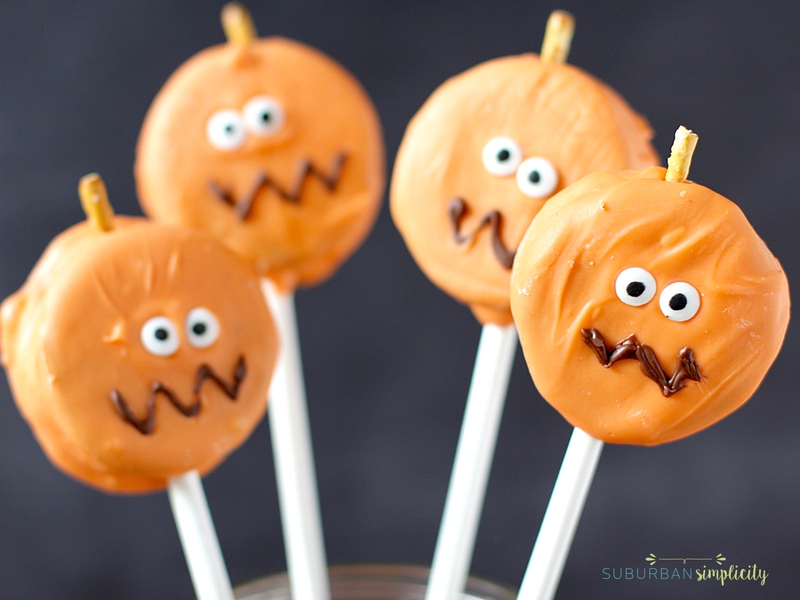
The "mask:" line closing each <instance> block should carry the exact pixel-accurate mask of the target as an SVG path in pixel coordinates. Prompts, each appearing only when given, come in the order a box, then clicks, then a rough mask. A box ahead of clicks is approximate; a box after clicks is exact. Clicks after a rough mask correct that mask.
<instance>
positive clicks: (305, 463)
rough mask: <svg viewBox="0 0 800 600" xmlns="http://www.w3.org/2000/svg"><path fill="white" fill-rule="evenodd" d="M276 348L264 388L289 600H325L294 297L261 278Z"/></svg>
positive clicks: (326, 592)
mask: <svg viewBox="0 0 800 600" xmlns="http://www.w3.org/2000/svg"><path fill="white" fill-rule="evenodd" d="M263 287H264V293H265V294H266V296H267V301H268V302H269V307H270V309H271V311H272V314H273V316H274V317H275V321H276V324H277V326H278V335H279V337H280V340H281V350H280V354H279V355H278V362H277V364H276V365H275V373H274V375H273V377H272V385H271V386H270V390H269V408H268V411H269V426H270V432H271V437H272V452H273V454H274V456H275V474H276V476H277V480H278V497H279V501H280V507H281V522H282V523H283V539H284V544H285V546H286V564H287V570H288V572H289V584H290V586H291V590H292V598H294V600H330V597H331V592H330V582H329V580H328V570H327V562H326V559H325V544H324V541H323V536H322V517H321V516H320V510H319V494H318V492H317V480H316V476H315V471H314V453H313V450H312V448H311V428H310V426H309V423H308V408H307V406H306V391H305V384H304V383H303V364H302V359H301V356H300V342H299V339H298V336H297V316H296V313H295V309H294V294H291V293H289V294H284V293H280V292H278V291H277V290H276V289H275V286H274V285H273V284H272V283H271V282H270V281H268V280H263Z"/></svg>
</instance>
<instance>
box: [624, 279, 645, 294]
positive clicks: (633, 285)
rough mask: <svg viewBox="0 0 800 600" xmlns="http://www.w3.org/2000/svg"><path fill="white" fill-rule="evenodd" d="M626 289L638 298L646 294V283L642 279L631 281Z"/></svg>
mask: <svg viewBox="0 0 800 600" xmlns="http://www.w3.org/2000/svg"><path fill="white" fill-rule="evenodd" d="M625 291H626V292H628V296H631V297H633V298H638V297H639V296H641V295H642V294H644V284H643V283H642V282H641V281H631V282H630V283H629V284H628V287H626V288H625Z"/></svg>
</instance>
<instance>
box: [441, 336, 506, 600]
mask: <svg viewBox="0 0 800 600" xmlns="http://www.w3.org/2000/svg"><path fill="white" fill-rule="evenodd" d="M516 349H517V329H516V327H514V325H507V326H505V327H499V326H497V325H484V326H483V332H482V333H481V341H480V344H479V345H478V354H477V356H476V358H475V369H474V371H473V372H472V383H471V384H470V389H469V395H468V396H467V406H466V409H465V411H464V422H463V424H462V426H461V435H460V437H459V440H458V449H457V450H456V458H455V464H454V465H453V474H452V475H451V478H450V488H449V489H448V491H447V500H446V502H445V507H444V515H443V517H442V524H441V527H440V528H439V538H438V540H437V541H436V551H435V552H434V555H433V565H432V566H431V575H430V579H429V580H428V589H427V592H426V594H425V599H426V600H455V599H457V598H461V594H462V592H463V591H464V588H465V587H466V584H467V576H468V575H469V567H470V563H471V562H472V551H473V548H474V546H475V536H476V534H477V531H478V523H479V521H480V515H481V509H482V508H483V499H484V496H485V495H486V484H487V480H488V479H489V468H490V467H491V464H492V457H493V456H494V448H495V445H496V443H497V431H498V429H499V427H500V417H501V415H502V413H503V406H504V405H505V399H506V390H507V389H508V379H509V377H510V375H511V367H512V365H513V364H514V354H515V353H516Z"/></svg>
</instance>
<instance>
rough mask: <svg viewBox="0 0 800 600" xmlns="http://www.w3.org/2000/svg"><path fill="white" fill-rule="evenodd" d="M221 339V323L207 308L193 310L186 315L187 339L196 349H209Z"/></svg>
mask: <svg viewBox="0 0 800 600" xmlns="http://www.w3.org/2000/svg"><path fill="white" fill-rule="evenodd" d="M218 337H219V321H217V317H215V316H214V313H212V312H211V311H210V310H208V309H207V308H202V307H198V308H193V309H192V310H190V311H189V314H188V315H186V338H187V339H188V340H189V343H190V344H191V345H192V346H194V347H195V348H207V347H208V346H210V345H211V344H213V343H214V342H216V341H217V338H218Z"/></svg>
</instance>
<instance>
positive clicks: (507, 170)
mask: <svg viewBox="0 0 800 600" xmlns="http://www.w3.org/2000/svg"><path fill="white" fill-rule="evenodd" d="M521 161H522V150H520V149H519V146H517V143H516V142H515V141H514V140H512V139H511V138H507V137H496V138H494V139H492V140H489V142H488V143H487V144H486V145H485V146H484V147H483V166H484V167H486V170H487V171H489V173H491V174H492V175H497V176H498V177H507V176H508V175H513V174H514V171H516V170H517V167H518V166H519V163H520V162H521Z"/></svg>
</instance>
